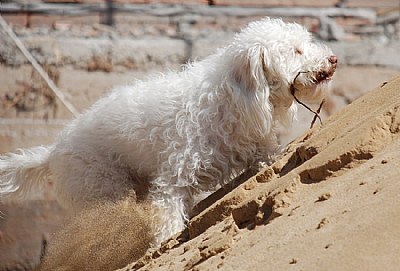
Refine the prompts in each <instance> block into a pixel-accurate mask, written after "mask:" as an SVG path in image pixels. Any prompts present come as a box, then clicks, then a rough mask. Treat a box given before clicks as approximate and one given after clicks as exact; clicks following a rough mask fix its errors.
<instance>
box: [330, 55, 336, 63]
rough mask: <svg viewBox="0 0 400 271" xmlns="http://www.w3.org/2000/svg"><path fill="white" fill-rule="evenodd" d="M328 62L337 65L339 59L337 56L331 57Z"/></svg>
mask: <svg viewBox="0 0 400 271" xmlns="http://www.w3.org/2000/svg"><path fill="white" fill-rule="evenodd" d="M328 61H329V62H330V63H331V64H337V57H336V56H330V57H329V58H328Z"/></svg>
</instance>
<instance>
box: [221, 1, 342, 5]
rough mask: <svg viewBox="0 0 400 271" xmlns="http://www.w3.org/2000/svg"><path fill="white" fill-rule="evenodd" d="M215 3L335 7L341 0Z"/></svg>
mask: <svg viewBox="0 0 400 271" xmlns="http://www.w3.org/2000/svg"><path fill="white" fill-rule="evenodd" d="M214 2H215V5H221V6H258V7H272V6H288V7H289V6H292V7H293V6H304V7H333V6H335V5H336V4H338V3H339V2H340V0H324V1H321V0H269V1H265V0H246V1H245V0H215V1H214Z"/></svg>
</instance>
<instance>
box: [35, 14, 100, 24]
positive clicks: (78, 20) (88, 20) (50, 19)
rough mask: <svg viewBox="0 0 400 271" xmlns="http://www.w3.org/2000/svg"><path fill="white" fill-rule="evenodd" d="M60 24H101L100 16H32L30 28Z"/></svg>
mask: <svg viewBox="0 0 400 271" xmlns="http://www.w3.org/2000/svg"><path fill="white" fill-rule="evenodd" d="M59 22H68V23H71V24H95V23H99V22H100V15H99V14H91V15H84V16H62V15H40V14H32V15H31V16H29V26H30V27H34V26H44V25H47V26H54V24H56V23H59Z"/></svg>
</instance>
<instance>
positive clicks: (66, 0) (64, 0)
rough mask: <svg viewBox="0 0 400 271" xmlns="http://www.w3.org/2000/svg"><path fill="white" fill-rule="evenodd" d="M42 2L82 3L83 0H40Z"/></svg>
mask: <svg viewBox="0 0 400 271" xmlns="http://www.w3.org/2000/svg"><path fill="white" fill-rule="evenodd" d="M42 2H44V3H82V2H83V0H42Z"/></svg>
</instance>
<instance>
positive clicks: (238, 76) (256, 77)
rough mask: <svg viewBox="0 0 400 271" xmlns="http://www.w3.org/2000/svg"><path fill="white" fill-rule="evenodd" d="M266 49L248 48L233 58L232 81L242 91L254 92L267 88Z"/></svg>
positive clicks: (259, 47) (258, 47)
mask: <svg viewBox="0 0 400 271" xmlns="http://www.w3.org/2000/svg"><path fill="white" fill-rule="evenodd" d="M266 56H267V54H266V49H265V48H264V47H261V46H257V47H254V48H250V49H248V50H246V51H243V52H242V53H241V54H239V55H238V56H236V57H235V60H234V63H233V65H232V74H231V76H232V80H233V81H234V82H235V83H236V84H237V85H238V86H239V88H240V89H241V90H242V91H246V92H250V93H251V92H256V91H257V90H260V89H265V88H266V87H267V86H268V82H267V76H268V68H267V67H268V61H269V60H268V59H267V57H266Z"/></svg>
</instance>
